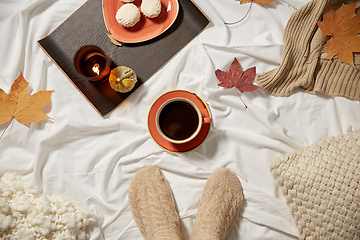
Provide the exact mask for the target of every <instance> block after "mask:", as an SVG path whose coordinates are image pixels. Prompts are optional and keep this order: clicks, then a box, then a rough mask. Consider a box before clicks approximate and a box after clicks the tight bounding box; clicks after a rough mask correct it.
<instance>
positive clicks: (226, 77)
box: [215, 58, 260, 107]
mask: <svg viewBox="0 0 360 240" xmlns="http://www.w3.org/2000/svg"><path fill="white" fill-rule="evenodd" d="M215 75H216V77H217V78H218V79H219V81H220V83H219V84H218V86H220V87H223V88H233V87H235V88H236V89H237V90H238V91H240V92H241V93H244V92H252V91H254V90H256V89H259V88H260V87H259V86H256V85H254V84H253V82H254V79H255V76H256V68H255V67H252V68H249V69H247V70H245V71H242V69H241V65H240V63H239V62H238V60H237V59H236V58H235V59H234V61H233V62H232V63H231V65H230V69H229V70H228V71H227V72H224V71H221V70H220V69H217V70H216V71H215ZM239 97H240V95H239ZM240 99H241V97H240ZM241 101H242V102H243V103H244V101H243V100H242V99H241ZM244 105H245V107H247V106H246V104H245V103H244Z"/></svg>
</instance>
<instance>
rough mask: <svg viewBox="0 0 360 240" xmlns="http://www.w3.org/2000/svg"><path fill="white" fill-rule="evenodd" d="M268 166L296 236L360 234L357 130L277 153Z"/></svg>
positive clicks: (359, 141) (354, 236)
mask: <svg viewBox="0 0 360 240" xmlns="http://www.w3.org/2000/svg"><path fill="white" fill-rule="evenodd" d="M270 167H271V171H272V172H273V174H274V177H275V178H276V180H277V181H278V184H279V185H280V187H281V189H282V191H283V193H284V195H285V197H286V199H287V203H288V205H289V206H290V208H291V212H292V214H293V216H294V219H295V221H296V223H297V226H298V228H299V231H300V234H301V238H302V239H307V240H310V239H311V240H315V239H324V240H325V239H336V240H341V239H360V186H359V183H360V132H354V133H350V134H347V135H344V136H339V137H332V138H329V139H327V140H324V141H322V142H319V143H316V144H313V145H311V146H309V147H306V148H304V149H301V150H299V151H297V152H295V153H292V154H288V155H285V156H282V157H280V158H278V159H275V160H274V161H273V162H272V163H271V166H270Z"/></svg>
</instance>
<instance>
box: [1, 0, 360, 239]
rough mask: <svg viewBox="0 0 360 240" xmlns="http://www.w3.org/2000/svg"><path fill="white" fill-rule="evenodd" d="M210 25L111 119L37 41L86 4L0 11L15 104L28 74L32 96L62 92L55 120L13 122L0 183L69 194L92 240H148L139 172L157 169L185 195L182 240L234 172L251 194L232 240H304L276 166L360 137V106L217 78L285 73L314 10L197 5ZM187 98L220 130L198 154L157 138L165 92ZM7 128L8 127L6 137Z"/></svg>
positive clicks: (27, 5)
mask: <svg viewBox="0 0 360 240" xmlns="http://www.w3.org/2000/svg"><path fill="white" fill-rule="evenodd" d="M195 2H196V4H197V5H198V6H199V7H200V8H201V9H202V10H203V12H204V13H205V14H207V15H208V17H209V18H210V19H211V23H210V24H209V26H208V27H207V28H206V29H205V30H204V31H203V32H202V33H201V34H200V35H199V36H198V37H197V38H195V39H194V40H193V41H192V42H190V43H189V44H188V45H187V46H186V47H185V48H183V49H182V50H181V51H180V52H179V53H178V54H177V55H176V56H175V57H174V58H172V59H171V61H169V62H168V63H167V64H166V65H165V66H164V67H163V68H162V69H161V70H160V71H158V72H157V73H156V74H155V75H154V76H153V77H152V78H151V79H149V80H148V81H147V82H145V83H144V84H143V85H142V86H140V87H139V88H138V89H137V90H136V91H135V92H134V93H133V94H131V95H130V97H128V98H127V99H126V101H125V102H124V103H123V104H121V105H120V106H119V107H117V108H116V109H115V110H114V111H113V112H112V113H110V114H108V115H106V116H105V117H101V116H100V115H99V114H98V113H97V112H96V111H95V110H94V109H93V107H92V106H91V105H90V104H89V103H88V102H87V100H86V99H85V98H84V97H83V96H82V95H81V94H80V93H79V91H78V90H77V89H76V88H75V87H74V86H73V84H72V83H71V82H70V81H69V80H68V79H67V78H66V77H65V75H64V74H63V73H62V72H61V71H60V70H59V68H58V67H57V66H56V65H55V64H54V63H53V62H52V61H51V59H50V58H49V57H48V56H47V55H46V54H45V53H44V52H43V51H42V50H41V49H40V47H39V46H38V45H37V41H38V40H40V39H42V38H44V37H46V36H47V35H48V34H49V33H51V32H52V31H53V30H54V29H55V28H56V27H57V26H58V25H60V24H61V23H62V22H63V21H64V20H65V19H66V18H67V17H68V16H69V15H70V14H72V13H73V12H74V11H75V10H76V9H77V8H78V7H80V6H81V5H82V4H83V3H84V0H26V1H20V0H17V1H10V0H5V1H0V35H1V38H0V88H2V89H4V90H5V91H6V92H7V93H8V92H9V91H10V87H11V85H12V83H13V81H14V80H15V79H16V78H17V77H18V76H19V74H20V72H21V71H22V72H23V74H24V77H25V79H26V80H27V81H28V82H29V94H32V93H35V92H38V91H41V90H55V91H54V92H53V94H52V96H51V100H52V104H50V105H48V106H47V107H45V108H44V111H45V112H46V113H47V114H48V115H49V116H50V117H52V118H53V120H43V121H40V122H38V123H31V124H30V127H29V128H28V127H26V126H24V125H22V124H21V123H19V122H17V121H14V122H13V123H11V125H10V126H9V128H8V129H7V130H6V132H5V134H4V136H3V138H2V139H0V176H2V175H3V174H4V173H5V172H17V173H18V174H20V175H23V176H24V179H28V180H31V181H33V182H34V183H35V184H36V185H38V186H39V188H40V189H41V190H42V192H43V193H44V194H53V193H56V194H61V195H62V196H64V197H66V198H69V199H72V200H74V201H75V202H78V203H81V204H84V205H85V206H86V207H87V208H88V209H89V210H90V211H93V212H95V213H96V215H97V222H96V224H95V226H94V227H93V228H91V229H89V234H90V239H92V240H95V239H106V240H115V239H120V240H122V239H124V240H125V239H132V240H137V239H139V240H140V239H143V238H142V236H141V234H140V231H139V230H138V228H137V226H136V224H135V222H134V220H133V217H132V214H131V211H130V207H129V202H128V199H127V194H128V186H129V183H130V180H131V178H132V177H133V176H134V174H135V172H136V171H137V170H138V169H140V168H141V167H143V166H146V165H150V164H155V165H157V166H158V167H160V168H161V169H162V171H163V172H164V175H165V177H166V178H167V180H168V181H169V183H170V185H171V187H172V190H173V192H174V196H175V200H176V203H177V207H178V209H179V215H180V217H181V233H182V238H183V239H189V236H190V234H191V231H192V228H193V224H194V220H195V216H196V210H197V204H198V201H199V198H200V196H201V193H202V189H203V187H204V186H205V183H206V180H207V179H208V178H209V176H210V174H211V173H212V172H213V171H214V170H215V169H217V168H220V167H228V168H229V169H230V170H232V171H233V172H235V173H236V174H237V176H238V177H239V179H240V181H241V184H242V186H243V194H244V204H243V207H242V210H241V212H240V215H239V218H238V220H237V222H236V224H235V227H234V228H233V230H232V231H231V232H230V234H229V236H228V238H227V239H228V240H238V239H252V240H256V239H284V240H289V239H297V237H298V236H299V233H298V229H297V227H296V225H295V222H294V220H293V218H292V216H291V213H290V209H289V207H288V205H287V204H286V201H285V198H284V196H283V195H282V193H281V191H280V189H279V188H278V185H277V184H276V182H275V180H274V177H273V176H272V174H271V171H270V168H269V163H270V161H271V160H273V159H275V158H277V157H279V156H281V155H283V154H286V153H290V152H293V151H295V150H298V149H301V148H303V147H306V146H309V145H311V144H313V143H315V142H317V141H320V140H323V139H325V138H328V137H330V136H338V135H343V134H345V133H348V132H351V131H354V130H360V122H359V121H358V119H360V110H359V109H360V108H359V102H355V101H350V100H347V99H344V98H337V97H330V96H326V95H323V94H317V95H311V94H307V93H304V92H301V91H300V90H297V91H295V92H294V94H292V95H291V96H289V97H286V98H280V97H273V96H271V95H269V94H266V93H264V92H262V91H261V90H256V91H253V92H248V93H243V94H241V97H242V99H243V100H244V102H245V103H246V104H247V106H248V108H245V107H244V105H243V104H242V102H241V100H240V98H239V96H238V93H237V92H236V90H235V89H223V88H220V87H218V86H217V84H218V83H219V81H218V80H217V78H216V76H215V70H216V69H221V70H224V71H226V70H228V68H229V66H230V64H231V62H232V61H233V60H234V58H235V57H236V58H237V59H238V61H239V62H240V64H241V65H242V67H243V69H244V70H245V69H247V68H249V67H253V66H256V71H257V73H262V72H265V71H268V70H271V69H273V68H275V67H277V66H278V65H279V64H280V62H281V57H282V49H283V43H282V36H283V32H284V29H285V26H286V23H287V20H288V19H289V17H290V15H291V14H292V13H293V12H294V11H296V9H297V8H299V7H301V6H303V5H304V4H306V2H307V1H306V0H293V1H290V0H286V1H283V0H278V1H274V2H273V3H272V4H271V5H268V6H266V7H265V8H264V7H261V6H259V5H257V4H253V6H252V8H251V11H250V13H249V15H248V16H247V17H246V18H245V19H244V20H243V21H242V22H241V23H238V24H235V25H225V24H224V22H234V21H236V20H238V19H240V18H242V17H243V16H244V15H245V13H246V12H247V10H248V8H249V4H244V5H240V4H239V2H238V1H235V0H195ZM173 89H186V90H189V91H193V92H195V93H197V94H198V96H200V97H201V98H202V99H203V100H204V101H205V102H206V103H207V104H208V106H209V109H210V111H211V114H212V116H213V124H212V127H211V129H210V133H209V135H208V137H207V139H206V140H205V142H204V143H203V144H202V145H201V146H200V147H198V148H197V149H196V150H194V151H191V152H188V153H182V154H176V153H169V152H166V151H164V150H163V149H161V148H160V147H159V146H158V145H157V144H156V143H155V142H154V141H153V139H152V138H151V136H150V134H149V132H148V129H147V114H148V111H149V108H150V106H151V104H152V102H153V101H154V100H155V99H156V98H157V97H158V96H159V95H160V94H162V93H164V92H166V91H168V90H173ZM6 125H7V124H6V123H5V124H1V125H0V131H1V132H2V131H3V130H4V129H5V127H6Z"/></svg>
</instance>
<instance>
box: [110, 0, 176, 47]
mask: <svg viewBox="0 0 360 240" xmlns="http://www.w3.org/2000/svg"><path fill="white" fill-rule="evenodd" d="M160 1H161V13H160V15H159V16H157V17H156V18H147V17H145V16H144V15H143V14H142V13H141V18H140V21H139V22H138V23H137V24H136V25H135V26H133V27H131V28H126V27H123V26H121V25H120V24H119V23H118V22H117V21H116V18H115V16H116V12H117V11H118V9H119V8H120V7H121V6H122V5H124V4H125V3H124V2H122V1H121V0H103V13H104V19H105V25H106V28H107V29H108V31H109V33H110V34H111V35H112V36H113V37H114V38H115V39H117V40H118V41H120V42H123V43H137V42H144V41H146V40H149V39H152V38H154V37H157V36H159V35H160V34H162V33H163V32H165V31H166V30H167V29H168V28H169V27H170V26H171V25H172V24H173V23H174V22H175V19H176V17H177V15H178V12H179V3H178V1H177V0H160ZM132 3H133V4H135V5H136V6H137V7H138V8H139V10H140V5H141V0H135V1H134V2H132ZM140 12H141V11H140Z"/></svg>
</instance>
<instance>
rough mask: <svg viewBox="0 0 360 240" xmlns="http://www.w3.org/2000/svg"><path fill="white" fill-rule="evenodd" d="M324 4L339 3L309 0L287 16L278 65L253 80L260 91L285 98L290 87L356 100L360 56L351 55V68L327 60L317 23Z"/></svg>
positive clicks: (337, 2)
mask: <svg viewBox="0 0 360 240" xmlns="http://www.w3.org/2000/svg"><path fill="white" fill-rule="evenodd" d="M328 2H331V4H332V6H333V8H334V9H335V10H336V8H339V7H340V6H341V2H340V0H312V1H310V2H309V3H307V4H306V5H305V6H303V7H302V8H300V9H299V10H297V11H296V12H295V13H294V14H293V15H292V16H291V17H290V19H289V21H288V23H287V25H286V28H285V33H284V36H283V42H284V52H283V59H282V62H281V64H280V66H279V67H278V68H275V69H273V70H271V71H268V72H266V73H264V74H260V75H258V76H257V77H256V78H255V82H256V84H257V85H258V86H260V87H261V88H262V89H263V90H264V91H266V92H268V93H270V94H272V95H274V96H289V95H290V94H291V93H292V91H293V90H294V88H300V89H302V90H304V91H306V92H308V93H312V94H315V93H316V92H321V93H325V94H328V95H332V96H341V97H346V98H348V99H351V100H360V54H359V53H354V64H355V66H356V68H354V67H353V66H351V65H350V64H348V63H342V62H341V61H340V60H339V59H338V58H337V57H336V56H335V57H334V58H333V59H332V60H329V58H328V55H327V53H326V51H327V50H326V46H325V45H324V44H323V45H321V42H323V41H324V39H325V38H326V37H325V36H324V35H322V32H321V30H320V29H319V28H318V26H317V20H321V18H322V13H323V11H324V8H325V6H326V5H327V4H328ZM357 7H359V4H358V5H357ZM358 10H359V9H357V13H358V12H359V11H358ZM358 14H359V13H358ZM319 45H321V46H320V47H319Z"/></svg>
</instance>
